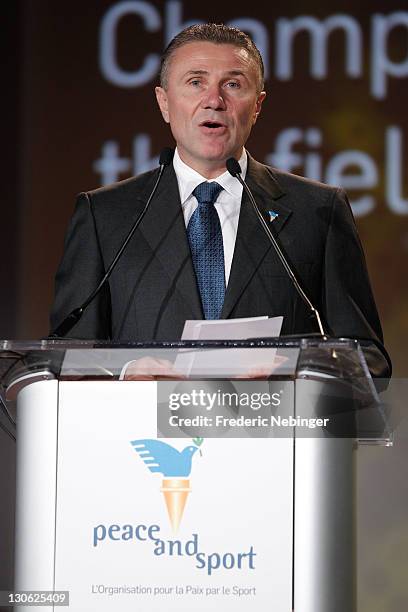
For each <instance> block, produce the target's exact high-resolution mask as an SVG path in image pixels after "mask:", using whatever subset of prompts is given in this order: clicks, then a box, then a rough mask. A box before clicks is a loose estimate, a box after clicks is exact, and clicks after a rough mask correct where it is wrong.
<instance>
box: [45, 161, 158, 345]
mask: <svg viewBox="0 0 408 612" xmlns="http://www.w3.org/2000/svg"><path fill="white" fill-rule="evenodd" d="M166 165H167V164H160V168H159V173H158V175H157V179H156V182H155V184H154V187H153V189H152V192H151V194H150V196H149V199H148V200H147V202H146V204H145V206H144V208H143V210H142V212H141V213H140V215H139V216H138V217H137V219H136V221H135V222H134V224H133V225H132V227H131V228H130V231H129V233H128V235H127V236H126V238H125V240H124V241H123V243H122V245H121V246H120V248H119V249H118V251H117V253H116V255H115V257H114V258H113V260H112V262H111V263H110V265H109V267H108V269H107V270H106V272H105V274H104V276H103V277H102V279H101V280H100V281H99V283H98V285H97V287H96V288H95V289H94V290H93V291H92V293H91V294H90V295H89V296H88V297H87V298H86V300H85V301H84V302H83V304H81V306H79V307H78V308H75V309H74V310H73V311H72V312H70V313H69V315H68V316H67V317H66V318H65V319H64V320H63V321H62V323H61V324H60V325H59V326H58V327H57V328H56V329H55V330H54V331H53V332H52V333H51V334H50V335H49V336H48V337H49V338H60V337H64V336H65V335H66V334H67V333H68V332H69V331H71V329H72V328H73V327H74V325H76V324H77V323H78V321H79V320H80V318H81V317H82V315H83V313H84V311H85V309H86V308H87V307H88V306H89V304H90V303H91V302H92V300H93V299H94V298H95V297H96V296H97V295H98V293H99V291H100V290H101V289H102V287H103V285H104V284H105V283H106V281H107V280H108V278H109V277H110V275H111V274H112V272H113V270H114V268H115V266H116V264H117V262H118V260H119V259H120V257H121V256H122V253H123V251H124V250H125V249H126V247H127V245H128V244H129V241H130V240H131V238H132V236H133V234H134V233H135V231H136V230H137V228H138V227H139V225H140V223H141V221H142V220H143V217H144V216H145V214H146V212H147V209H148V208H149V204H150V202H151V200H152V198H153V196H154V194H155V193H156V189H157V187H158V185H159V183H160V180H161V177H162V175H163V172H164V169H165V167H166Z"/></svg>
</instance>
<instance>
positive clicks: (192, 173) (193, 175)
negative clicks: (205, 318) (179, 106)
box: [173, 149, 248, 286]
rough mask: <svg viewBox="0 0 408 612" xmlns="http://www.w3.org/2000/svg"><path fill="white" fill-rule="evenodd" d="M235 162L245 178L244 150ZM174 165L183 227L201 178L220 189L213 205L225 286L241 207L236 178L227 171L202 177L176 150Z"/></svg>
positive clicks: (193, 209)
mask: <svg viewBox="0 0 408 612" xmlns="http://www.w3.org/2000/svg"><path fill="white" fill-rule="evenodd" d="M238 163H239V165H240V166H241V171H242V178H245V175H246V171H247V166H248V156H247V153H246V151H245V149H244V150H243V152H242V155H241V157H240V159H239V160H238ZM173 166H174V171H175V173H176V177H177V182H178V188H179V193H180V200H181V206H182V209H183V215H184V222H185V224H186V227H187V225H188V222H189V221H190V218H191V215H192V214H193V212H194V211H195V209H196V208H197V206H198V202H197V198H196V197H195V196H193V191H194V189H195V188H196V187H197V186H198V185H200V183H202V182H203V181H208V182H210V183H211V182H212V181H216V182H217V183H218V184H219V185H221V187H222V188H223V190H222V191H221V192H220V194H219V196H218V198H217V200H216V202H215V205H214V206H215V209H216V211H217V213H218V217H219V219H220V224H221V231H222V240H223V243H224V267H225V285H226V286H227V285H228V279H229V275H230V272H231V264H232V257H233V255H234V248H235V240H236V237H237V230H238V220H239V212H240V210H241V198H242V185H241V183H240V182H239V181H238V180H237V179H236V178H234V177H233V176H231V174H230V173H229V172H228V170H226V171H225V172H224V173H223V174H220V176H217V178H214V179H211V180H208V179H206V178H205V176H202V175H201V174H199V173H198V172H196V170H193V168H190V166H187V164H185V163H184V162H183V161H182V159H181V157H180V155H179V154H178V151H177V149H176V151H175V153H174V158H173Z"/></svg>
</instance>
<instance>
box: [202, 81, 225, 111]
mask: <svg viewBox="0 0 408 612" xmlns="http://www.w3.org/2000/svg"><path fill="white" fill-rule="evenodd" d="M202 104H203V108H211V109H212V110H225V109H226V104H225V100H224V97H223V95H222V90H221V88H220V87H219V86H218V85H214V86H211V87H209V88H208V89H207V91H206V92H205V96H204V98H203V102H202Z"/></svg>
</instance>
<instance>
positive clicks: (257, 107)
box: [252, 91, 266, 125]
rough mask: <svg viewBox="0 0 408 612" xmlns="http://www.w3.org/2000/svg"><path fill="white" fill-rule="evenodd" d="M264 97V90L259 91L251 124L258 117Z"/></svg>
mask: <svg viewBox="0 0 408 612" xmlns="http://www.w3.org/2000/svg"><path fill="white" fill-rule="evenodd" d="M265 98H266V91H261V93H260V94H259V96H258V99H257V101H256V107H255V114H254V122H253V124H252V125H255V123H256V120H257V119H258V116H259V113H260V112H261V108H262V102H263V101H264V100H265Z"/></svg>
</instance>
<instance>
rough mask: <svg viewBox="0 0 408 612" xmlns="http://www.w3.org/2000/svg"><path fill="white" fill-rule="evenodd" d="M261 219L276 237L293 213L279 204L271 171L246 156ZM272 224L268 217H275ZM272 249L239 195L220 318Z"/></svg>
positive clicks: (245, 199) (244, 197) (247, 202)
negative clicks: (232, 248) (239, 203)
mask: <svg viewBox="0 0 408 612" xmlns="http://www.w3.org/2000/svg"><path fill="white" fill-rule="evenodd" d="M246 182H247V184H248V187H249V188H250V190H251V191H252V193H253V196H254V198H255V201H256V203H257V204H258V207H259V209H260V211H261V214H262V216H263V218H264V219H265V221H266V223H267V224H268V226H269V227H270V229H271V231H272V232H273V233H274V234H275V235H278V234H279V232H280V231H281V230H282V228H283V226H284V225H285V223H286V222H287V220H288V219H289V217H290V215H291V214H292V211H291V210H290V209H289V208H287V207H286V206H284V205H283V204H282V203H281V202H279V198H281V197H282V196H283V195H284V192H283V191H282V189H281V188H280V186H279V183H278V181H277V180H276V178H275V177H274V176H273V174H272V172H271V171H270V170H269V169H268V168H267V167H266V166H264V165H263V164H260V163H258V162H257V161H255V160H254V159H253V158H252V157H250V156H249V155H248V171H247V176H246ZM275 215H276V216H275ZM274 216H275V218H274V220H273V221H271V217H274ZM271 248H273V247H272V245H271V244H270V242H269V240H268V238H267V236H266V235H265V233H264V231H263V230H262V228H261V226H260V222H259V220H258V218H257V216H256V214H255V212H254V210H253V207H252V204H251V202H250V200H249V198H248V196H247V195H246V193H245V191H244V192H243V195H242V201H241V210H240V215H239V222H238V231H237V238H236V242H235V249H234V257H233V260H232V266H231V273H230V278H229V282H228V287H227V291H226V294H225V300H224V306H223V309H222V313H221V316H222V318H227V317H228V316H229V315H230V313H231V311H232V309H233V308H234V306H235V304H236V302H237V301H238V299H239V297H240V296H241V294H242V292H243V291H245V288H246V286H247V285H248V283H249V281H250V280H251V278H252V276H253V275H254V273H255V271H256V270H257V269H258V267H259V266H260V264H261V262H262V260H263V259H264V257H265V256H266V254H267V252H268V251H269V249H271Z"/></svg>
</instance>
